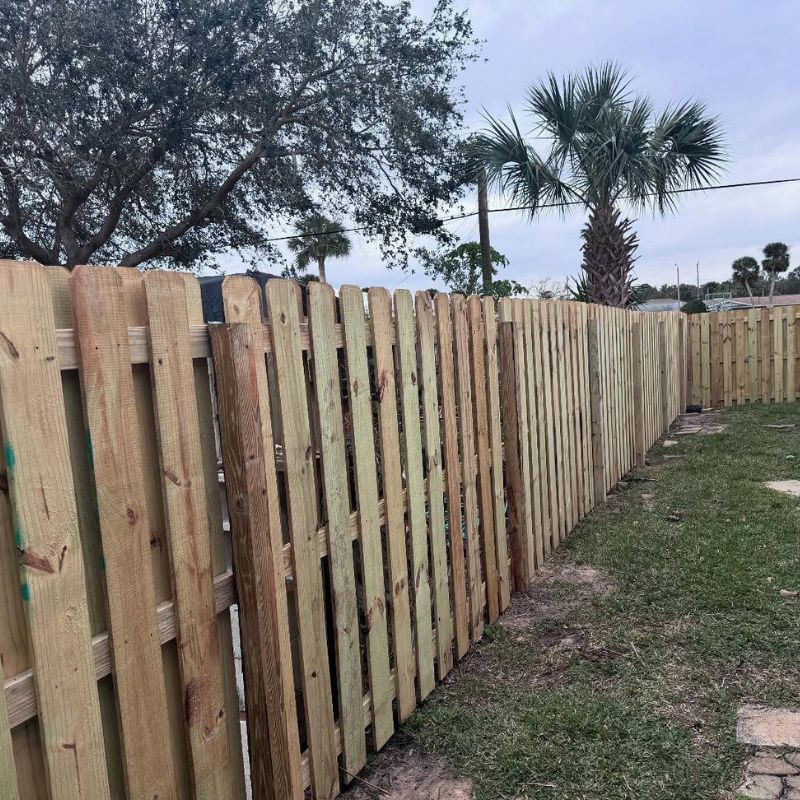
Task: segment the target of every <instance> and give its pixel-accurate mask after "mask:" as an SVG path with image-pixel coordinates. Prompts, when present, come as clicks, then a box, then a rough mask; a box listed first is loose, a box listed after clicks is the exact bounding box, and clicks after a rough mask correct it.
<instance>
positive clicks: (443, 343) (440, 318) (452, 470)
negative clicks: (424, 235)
mask: <svg viewBox="0 0 800 800" xmlns="http://www.w3.org/2000/svg"><path fill="white" fill-rule="evenodd" d="M433 303H434V307H435V308H436V336H437V344H438V348H439V397H440V398H441V403H442V422H443V429H442V434H443V440H444V465H445V475H446V486H447V527H448V544H449V548H450V576H451V582H452V587H453V625H454V628H455V644H456V659H457V660H460V659H462V658H463V657H464V655H465V654H466V652H467V650H468V649H469V599H468V597H467V579H466V562H465V558H464V539H463V536H462V528H463V517H462V514H461V482H460V480H459V477H458V475H459V469H460V463H461V462H460V460H459V455H458V417H457V408H458V406H457V403H456V389H455V385H456V379H455V366H454V361H453V322H452V315H451V313H450V298H449V297H448V296H447V295H446V294H437V295H436V297H435V298H434V301H433Z"/></svg>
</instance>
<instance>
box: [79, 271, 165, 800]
mask: <svg viewBox="0 0 800 800" xmlns="http://www.w3.org/2000/svg"><path fill="white" fill-rule="evenodd" d="M72 291H73V297H74V308H75V329H76V332H77V334H78V338H79V341H80V348H79V352H80V361H81V367H80V373H81V382H82V388H83V396H84V409H85V417H86V422H87V425H88V440H87V448H88V449H89V453H90V456H91V460H92V466H93V471H94V480H95V486H96V493H97V495H96V496H97V509H98V514H99V519H100V530H101V534H102V541H103V559H104V562H105V572H106V584H107V586H108V587H109V591H108V592H107V598H106V600H107V607H108V620H109V623H110V629H111V632H112V636H111V645H112V654H113V669H114V684H115V691H116V696H117V704H118V709H119V711H118V714H119V725H120V738H121V741H122V746H123V754H124V763H125V781H126V785H127V790H128V793H129V794H130V795H131V796H133V797H154V796H156V795H159V796H160V795H163V796H164V797H175V796H176V791H177V790H176V784H175V775H174V772H173V765H172V759H171V754H170V751H169V729H168V725H167V716H166V705H167V703H166V687H165V683H164V675H163V670H162V665H161V647H160V643H159V641H158V630H157V624H156V593H155V585H154V582H153V573H152V570H151V564H150V559H151V555H150V549H151V539H152V533H151V531H150V529H149V525H148V520H147V517H146V516H145V514H144V507H145V497H144V493H143V491H142V460H141V450H140V449H139V444H138V425H137V419H136V401H135V396H134V387H133V375H132V373H131V362H130V357H129V355H128V347H127V344H128V342H127V339H128V336H127V322H126V317H125V305H124V296H123V288H122V279H121V278H120V276H119V274H118V273H117V272H116V271H114V270H113V269H106V268H101V267H77V268H76V269H75V271H74V273H73V276H72Z"/></svg>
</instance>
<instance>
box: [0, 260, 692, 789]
mask: <svg viewBox="0 0 800 800" xmlns="http://www.w3.org/2000/svg"><path fill="white" fill-rule="evenodd" d="M223 298H224V307H225V316H226V323H225V324H222V325H211V326H206V325H204V324H203V320H202V315H201V305H200V296H199V287H198V283H197V281H196V279H195V278H193V277H191V276H187V275H182V274H178V273H175V272H162V271H150V272H145V273H140V272H137V271H134V270H126V269H114V268H100V267H78V268H77V269H76V270H74V271H73V272H72V273H71V274H70V273H67V272H65V271H63V270H61V269H56V268H44V267H41V266H39V265H36V264H33V263H29V262H27V263H26V262H4V263H2V264H0V429H2V439H3V454H2V463H0V476H1V478H2V482H1V483H0V490H1V491H0V573H1V574H0V656H1V658H0V664H2V669H1V670H0V686H1V687H2V688H3V689H4V691H2V692H0V797H2V798H4V799H5V798H9V799H10V798H17V797H21V798H56V799H57V800H61V799H62V798H90V800H95V799H97V798H105V797H115V798H117V797H129V798H148V799H149V800H155V798H159V800H164V798H173V797H177V798H195V797H196V798H209V800H210V799H211V798H242V797H244V794H245V785H244V781H245V778H244V769H243V755H242V743H241V735H240V722H239V708H238V701H237V695H236V687H235V674H234V673H235V670H234V653H233V645H232V631H231V618H230V611H229V610H230V608H231V606H232V605H234V604H237V603H238V606H239V617H240V622H241V640H242V648H243V661H244V677H245V694H246V705H247V713H246V720H247V722H246V726H247V734H248V737H247V738H248V740H249V747H248V752H247V754H245V756H244V758H248V759H249V766H250V773H251V780H252V790H253V795H254V797H256V798H276V800H283V799H284V798H297V799H298V800H299V798H302V797H304V796H307V794H308V792H309V791H310V792H311V794H312V796H313V797H316V798H332V797H334V796H336V795H337V794H338V793H339V791H340V788H341V787H342V786H343V785H344V784H347V783H348V782H349V780H350V779H351V777H352V776H354V775H355V774H357V773H358V772H359V770H360V769H361V768H362V767H363V766H364V764H365V761H366V757H367V752H368V750H369V749H379V748H381V747H382V746H383V745H384V744H385V743H386V741H387V740H388V739H389V738H390V737H391V736H392V734H393V732H394V731H395V730H396V728H397V726H398V725H399V724H400V723H402V722H403V721H404V720H405V719H407V718H408V716H409V715H410V714H411V713H412V711H413V710H414V709H415V708H416V707H417V705H418V704H419V703H421V702H422V701H423V700H424V699H425V698H426V697H427V696H428V695H429V694H430V692H431V691H433V689H434V687H435V685H436V683H437V682H438V681H441V680H442V679H443V678H444V677H445V676H446V675H447V674H448V672H449V671H450V670H451V669H452V668H453V666H454V664H455V663H457V662H458V661H459V660H460V659H461V658H463V656H464V655H465V654H466V652H467V651H468V649H469V647H470V645H471V644H472V643H473V642H475V641H477V640H478V639H480V638H481V635H482V633H483V630H484V626H485V625H486V624H491V623H492V622H494V621H495V620H496V619H497V617H498V616H499V615H500V614H501V613H502V611H503V610H504V609H505V608H506V607H507V606H508V604H509V602H510V595H511V592H512V591H515V590H522V589H524V588H525V587H526V585H527V584H528V582H529V581H530V579H531V578H532V577H533V575H534V573H535V571H536V570H537V568H538V567H539V566H540V565H541V563H542V561H543V559H544V558H546V557H547V554H548V553H549V552H551V551H552V550H553V548H555V547H557V546H558V544H559V543H560V542H561V541H562V540H563V538H564V536H565V535H566V534H567V533H568V532H569V531H570V530H571V529H572V528H573V527H574V526H575V525H576V524H577V522H578V521H579V520H580V519H581V517H582V516H583V515H584V514H586V512H587V511H589V509H591V508H592V507H593V506H594V505H595V504H597V503H599V502H602V501H603V499H604V498H605V494H606V492H607V490H608V489H610V488H611V487H612V486H613V485H614V484H615V483H616V481H617V480H619V478H620V477H621V476H623V475H624V474H625V473H626V472H627V471H628V470H630V469H631V467H632V466H633V465H635V464H636V463H637V461H641V460H643V458H644V453H645V451H646V449H647V448H648V447H649V446H650V445H651V444H652V443H653V442H654V441H655V440H656V439H657V438H658V437H659V436H660V435H661V433H662V432H663V431H664V430H665V429H666V428H667V427H668V426H669V423H670V422H671V420H672V419H673V418H674V417H675V416H676V415H677V413H678V412H679V410H680V409H681V406H682V404H683V403H684V402H685V382H684V380H683V379H684V376H685V374H686V354H685V350H686V336H685V322H684V317H683V316H682V315H680V314H676V313H663V314H646V315H645V314H639V313H636V312H629V311H622V310H615V309H607V308H601V307H594V306H587V305H583V304H578V303H570V302H560V301H547V302H540V301H531V300H507V301H502V302H500V304H499V306H498V307H497V308H496V307H495V303H494V302H493V301H492V300H491V299H486V298H484V299H480V298H477V297H469V298H464V297H461V296H457V295H454V296H452V297H449V296H447V295H443V294H438V295H436V296H435V297H434V298H431V297H430V295H429V294H428V293H419V294H417V296H416V298H412V296H411V294H409V293H408V292H407V291H397V292H395V294H394V297H392V296H391V295H390V294H389V292H387V291H386V290H385V289H370V290H369V291H368V292H367V293H366V295H365V294H364V293H362V291H361V290H360V289H358V288H356V287H342V288H341V290H340V292H339V295H338V297H336V296H335V295H334V293H333V291H332V290H331V289H330V288H329V287H327V286H323V285H319V284H312V285H311V286H310V288H309V292H308V295H307V296H306V297H303V296H301V295H300V293H299V289H298V287H297V286H296V285H295V284H293V283H290V282H288V281H283V280H275V281H270V282H269V283H268V284H267V287H266V292H265V295H264V296H262V295H261V292H260V290H259V288H258V285H257V284H256V283H255V282H254V281H252V280H251V279H248V278H243V277H229V278H227V279H226V280H225V282H224V285H223ZM365 300H366V303H365ZM217 419H218V421H219V424H218V425H217V424H216V420H217ZM220 459H221V461H220ZM221 472H222V473H224V488H225V492H224V496H221V494H220V491H219V480H220V474H221ZM225 500H226V501H227V511H228V516H229V519H230V528H231V533H232V536H231V539H232V542H231V541H228V539H227V537H226V534H225V533H224V531H223V508H222V503H223V502H225ZM234 576H235V579H234Z"/></svg>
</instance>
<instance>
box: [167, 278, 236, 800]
mask: <svg viewBox="0 0 800 800" xmlns="http://www.w3.org/2000/svg"><path fill="white" fill-rule="evenodd" d="M180 275H181V278H183V285H184V289H185V290H186V307H187V311H188V315H189V326H190V328H189V329H190V330H191V326H192V325H198V324H199V325H202V324H203V302H202V298H201V294H200V282H199V281H198V280H197V278H196V277H195V276H194V275H192V274H190V273H187V272H182V273H180ZM223 303H224V300H223ZM192 367H193V372H194V393H195V398H196V402H197V421H198V425H199V428H200V450H201V453H202V460H203V476H204V481H203V485H204V488H205V492H206V513H207V515H208V529H209V534H210V546H211V569H212V572H213V574H214V575H215V576H218V575H220V574H221V573H224V572H225V571H226V570H228V568H229V567H230V565H231V563H232V562H231V556H230V554H229V551H230V544H229V542H228V537H227V536H226V534H225V531H224V529H223V521H222V499H221V494H220V486H219V468H218V466H217V463H218V460H219V458H221V453H222V451H221V446H220V442H219V431H218V427H217V425H216V424H215V423H216V419H217V410H216V395H213V396H212V388H211V384H212V382H213V380H214V378H213V374H214V373H213V370H214V367H213V364H212V362H211V359H210V358H199V359H193V361H192ZM216 583H217V578H216V577H215V578H214V585H215V595H216ZM215 605H217V604H216V597H215ZM217 612H218V613H217V635H218V638H219V654H220V655H219V657H220V668H221V670H222V684H223V690H224V692H225V721H226V723H227V727H228V749H229V751H230V755H231V770H232V779H233V786H234V796H235V797H237V798H238V797H244V796H245V795H246V788H245V780H244V760H243V753H242V727H241V724H240V721H239V713H238V712H239V693H238V690H237V687H236V662H235V660H234V652H233V629H232V625H231V615H230V612H229V611H228V610H227V609H223V610H222V611H220V610H219V608H218V606H217Z"/></svg>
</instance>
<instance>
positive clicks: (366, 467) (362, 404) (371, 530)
mask: <svg viewBox="0 0 800 800" xmlns="http://www.w3.org/2000/svg"><path fill="white" fill-rule="evenodd" d="M339 303H340V313H341V317H342V327H343V329H344V351H345V360H346V364H347V381H348V394H349V397H350V418H351V425H352V429H353V467H354V477H355V483H356V502H357V507H358V516H359V532H360V540H361V573H362V576H363V577H362V580H363V583H364V598H365V615H366V619H367V629H368V630H367V668H368V670H369V684H370V691H371V694H372V705H371V710H372V734H373V739H374V744H375V749H376V750H380V748H381V747H383V745H384V744H386V742H387V741H388V739H389V737H390V736H391V735H392V733H394V720H393V718H392V687H391V680H390V675H389V673H390V670H389V637H388V623H387V615H386V587H385V586H384V581H383V548H382V545H381V524H380V516H379V513H378V477H377V470H376V467H375V449H376V448H375V437H374V434H373V422H372V401H371V398H370V382H369V368H368V362H367V344H366V336H365V334H364V331H365V320H364V300H363V293H362V291H361V289H360V288H359V287H357V286H342V287H341V288H340V289H339ZM446 577H447V576H446V574H445V579H446Z"/></svg>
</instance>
